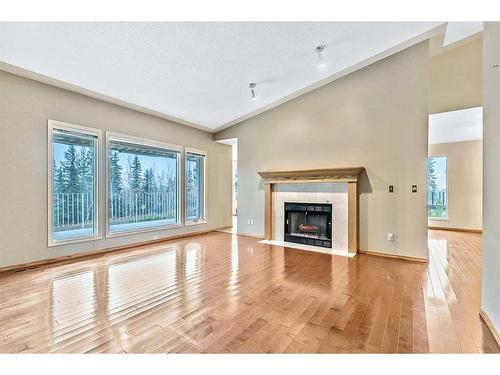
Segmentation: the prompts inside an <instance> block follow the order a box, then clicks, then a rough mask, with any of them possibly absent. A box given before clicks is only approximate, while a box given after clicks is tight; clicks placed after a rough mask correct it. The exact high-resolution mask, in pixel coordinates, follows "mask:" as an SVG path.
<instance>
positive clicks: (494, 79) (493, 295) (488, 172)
mask: <svg viewBox="0 0 500 375" xmlns="http://www.w3.org/2000/svg"><path fill="white" fill-rule="evenodd" d="M499 46H500V22H485V24H484V64H483V68H484V75H483V84H484V105H483V122H484V130H483V151H484V153H483V165H484V167H483V175H484V179H483V184H484V185H483V201H484V205H483V269H482V271H483V272H482V301H481V308H482V309H483V311H484V312H485V313H486V314H487V315H488V316H489V318H490V319H491V321H492V323H493V325H494V326H495V327H496V330H497V332H500V194H499V192H500V173H499V169H500V147H499V146H498V144H499V139H500V105H499V103H500V68H499V67H498V66H499V65H500V48H499Z"/></svg>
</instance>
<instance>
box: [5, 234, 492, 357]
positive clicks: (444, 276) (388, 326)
mask: <svg viewBox="0 0 500 375" xmlns="http://www.w3.org/2000/svg"><path fill="white" fill-rule="evenodd" d="M480 247H481V235H480V234H474V233H458V232H449V231H446V232H445V231H430V232H429V248H430V262H429V264H422V263H416V262H408V261H401V260H395V259H388V258H382V257H377V256H373V255H363V254H360V255H358V256H357V257H356V258H354V259H349V258H345V257H339V256H330V255H326V254H320V253H311V252H306V251H300V250H293V249H284V248H281V247H273V246H271V245H265V244H260V243H259V242H258V240H257V239H255V238H250V237H243V236H235V235H230V234H226V233H218V232H214V233H209V234H205V235H201V236H197V237H189V238H186V239H182V240H175V241H172V242H167V243H162V244H156V245H150V246H144V247H140V248H135V249H131V250H126V251H123V252H119V253H112V254H106V255H101V256H95V257H93V258H92V259H90V260H85V261H77V262H73V263H68V264H62V265H52V266H47V267H44V268H39V269H35V270H29V271H24V272H17V273H15V272H10V273H4V274H1V275H0V296H1V300H0V352H4V353H28V352H29V353H31V352H41V353H49V352H62V353H83V352H91V353H100V352H112V353H116V352H123V353H170V352H190V353H193V352H194V353H199V352H204V353H219V352H224V353H227V352H229V353H233V352H234V353H236V352H243V353H249V352H273V353H274V352H278V353H279V352H293V353H297V352H321V353H323V352H325V353H326V352H328V353H361V352H369V353H379V352H382V353H427V352H432V353H441V352H446V353H462V352H466V353H478V352H480V353H481V352H499V348H498V346H497V345H496V343H495V341H494V339H493V337H492V335H491V334H490V332H489V331H488V330H487V328H486V327H485V325H484V324H483V323H482V321H481V320H480V318H479V315H478V313H479V303H480V268H481V251H480Z"/></svg>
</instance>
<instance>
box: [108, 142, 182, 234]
mask: <svg viewBox="0 0 500 375" xmlns="http://www.w3.org/2000/svg"><path fill="white" fill-rule="evenodd" d="M181 150H182V149H181V148H180V147H179V146H173V145H167V144H163V143H158V142H152V141H146V140H141V139H139V138H135V137H127V136H121V135H117V134H108V147H107V161H108V169H107V170H108V176H107V184H108V189H107V191H108V206H107V218H108V233H109V234H111V235H113V234H115V235H116V234H123V233H129V232H136V231H145V230H155V229H159V228H165V227H168V226H172V225H178V224H179V223H180V209H179V207H180V204H179V202H180V196H179V195H180V194H179V183H180V178H179V177H180V174H179V169H180V168H179V163H180V156H181Z"/></svg>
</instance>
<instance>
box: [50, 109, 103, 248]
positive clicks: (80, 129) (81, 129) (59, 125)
mask: <svg viewBox="0 0 500 375" xmlns="http://www.w3.org/2000/svg"><path fill="white" fill-rule="evenodd" d="M54 129H61V130H67V131H71V132H76V133H81V134H86V135H92V136H96V137H97V142H96V152H95V155H94V158H95V171H94V179H95V182H94V185H95V189H94V191H95V195H94V207H95V208H94V228H95V235H94V236H92V237H84V238H83V237H81V238H74V239H68V240H54V239H53V238H52V233H53V227H54V223H53V209H54V202H53V195H54V191H53V190H54V185H53V178H54V168H53V167H54V145H53V142H54ZM47 134H48V137H47V139H48V143H47V146H48V147H47V209H48V213H47V219H48V222H47V246H48V247H54V246H61V245H67V244H73V243H79V242H88V241H96V240H100V239H102V232H101V225H100V224H101V223H100V214H101V207H100V197H101V195H100V177H99V176H100V174H101V141H102V130H100V129H96V128H91V127H88V126H83V125H77V124H72V123H69V122H62V121H57V120H52V119H48V120H47Z"/></svg>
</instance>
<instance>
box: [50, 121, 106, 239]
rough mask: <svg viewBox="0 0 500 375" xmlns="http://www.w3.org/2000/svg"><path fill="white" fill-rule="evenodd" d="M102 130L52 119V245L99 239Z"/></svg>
mask: <svg viewBox="0 0 500 375" xmlns="http://www.w3.org/2000/svg"><path fill="white" fill-rule="evenodd" d="M99 139H100V131H99V130H94V129H91V128H86V127H82V126H78V125H72V124H66V123H62V122H58V121H52V120H49V233H48V235H49V241H48V243H49V246H52V245H57V244H63V243H68V242H76V241H83V240H88V239H94V238H97V237H98V235H99V231H98V209H97V202H98V193H97V184H98V183H97V176H98V160H99V158H98V155H99V152H98V147H99Z"/></svg>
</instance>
